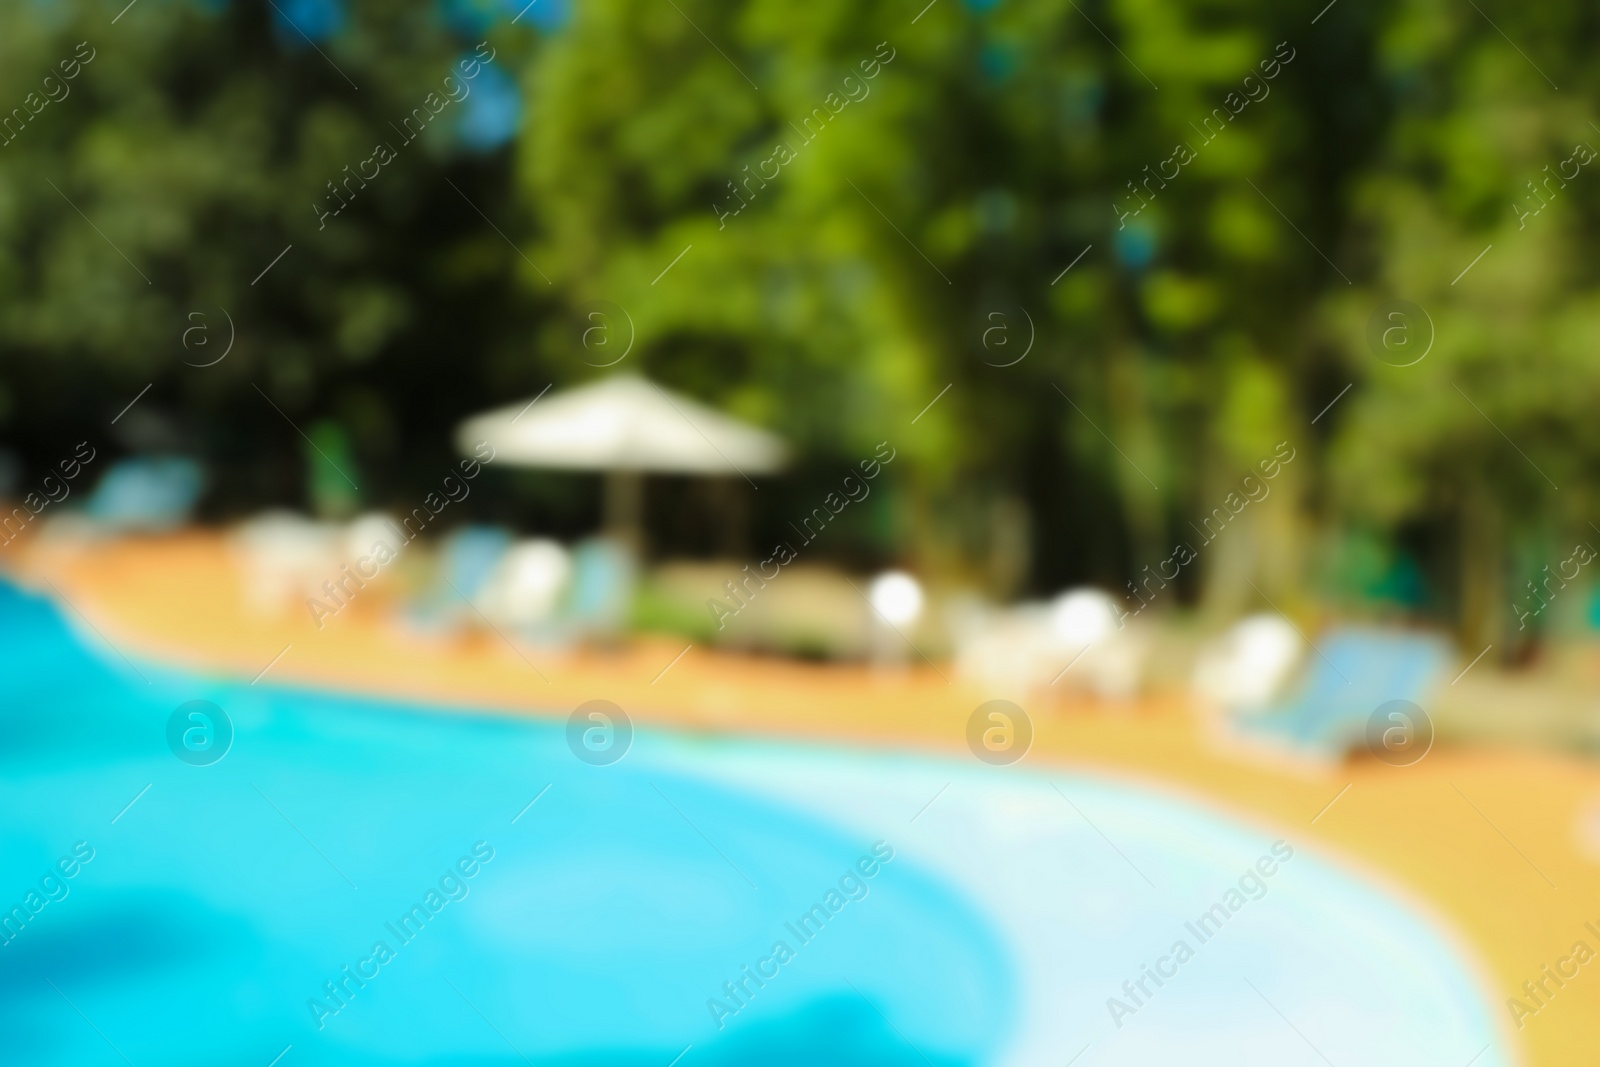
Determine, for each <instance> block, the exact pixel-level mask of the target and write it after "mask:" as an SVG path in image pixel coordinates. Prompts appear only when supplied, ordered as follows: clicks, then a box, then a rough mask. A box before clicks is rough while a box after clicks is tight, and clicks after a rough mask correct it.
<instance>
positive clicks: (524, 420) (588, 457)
mask: <svg viewBox="0 0 1600 1067" xmlns="http://www.w3.org/2000/svg"><path fill="white" fill-rule="evenodd" d="M479 441H488V442H489V443H490V444H491V445H493V446H494V448H495V452H496V455H495V462H497V463H513V464H520V465H523V466H529V467H554V468H562V469H567V470H595V471H656V472H677V473H688V474H728V475H733V474H741V473H742V474H746V475H748V474H757V473H769V472H771V471H775V470H778V469H779V468H781V467H782V466H783V464H784V461H785V459H786V453H787V450H786V449H785V448H784V445H783V442H782V441H780V440H779V439H778V438H777V437H774V436H773V435H772V434H770V433H767V432H766V431H765V430H760V429H757V428H756V427H754V426H750V425H748V424H746V423H743V422H740V421H739V420H737V419H734V418H731V417H729V416H727V415H724V414H722V413H721V412H719V411H715V410H713V409H711V408H708V407H706V406H705V405H704V404H701V403H699V402H697V401H694V400H690V399H689V398H687V397H685V396H682V395H679V394H676V393H671V392H668V391H667V390H666V389H663V388H662V387H660V386H659V385H656V384H655V383H654V382H650V381H646V380H645V379H643V378H640V377H637V376H634V375H617V376H614V377H610V378H606V379H604V380H603V381H599V382H596V383H594V384H592V385H584V386H579V387H577V388H575V389H569V390H566V391H565V392H560V393H551V394H550V395H548V396H545V397H542V398H538V399H536V400H534V401H527V402H523V403H518V404H511V405H508V406H506V407H503V408H496V409H495V410H493V411H487V412H484V413H483V414H481V415H475V416H473V417H471V418H469V419H466V420H465V421H463V422H462V423H461V426H460V428H459V429H458V430H457V431H456V444H457V445H458V446H459V447H460V448H461V450H462V451H463V452H465V453H469V454H470V453H471V452H472V450H473V448H474V447H475V446H476V445H477V443H478V442H479Z"/></svg>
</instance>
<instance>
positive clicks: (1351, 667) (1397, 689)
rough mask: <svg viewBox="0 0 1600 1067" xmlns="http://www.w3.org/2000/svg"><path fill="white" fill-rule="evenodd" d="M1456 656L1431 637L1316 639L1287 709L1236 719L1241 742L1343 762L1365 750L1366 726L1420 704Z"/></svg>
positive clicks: (1367, 632) (1372, 632)
mask: <svg viewBox="0 0 1600 1067" xmlns="http://www.w3.org/2000/svg"><path fill="white" fill-rule="evenodd" d="M1449 656H1450V651H1449V647H1448V645H1447V644H1446V643H1445V641H1444V640H1443V639H1441V638H1439V637H1437V636H1435V635H1432V634H1422V633H1417V632H1414V631H1406V630H1379V629H1360V628H1340V629H1335V630H1331V631H1329V632H1328V633H1327V634H1324V635H1323V636H1322V637H1320V638H1318V640H1317V642H1316V646H1315V647H1314V648H1313V649H1312V650H1311V651H1310V654H1309V655H1308V656H1307V658H1306V660H1305V675H1304V681H1303V682H1302V684H1301V685H1300V687H1299V689H1298V691H1297V693H1296V694H1295V695H1294V696H1291V697H1290V699H1289V700H1288V701H1287V702H1286V703H1283V704H1280V705H1278V706H1276V707H1274V708H1271V709H1269V710H1267V711H1265V712H1263V713H1261V714H1257V715H1250V716H1241V717H1237V718H1235V719H1234V720H1232V725H1233V730H1234V733H1235V736H1237V737H1240V738H1242V739H1245V740H1248V741H1253V742H1259V743H1261V744H1264V745H1268V746H1270V747H1272V748H1273V749H1274V750H1277V751H1281V752H1284V753H1286V754H1289V755H1292V756H1297V757H1300V758H1303V759H1306V760H1312V761H1320V762H1327V761H1332V760H1337V759H1339V758H1341V757H1342V756H1344V755H1345V754H1346V753H1347V752H1349V751H1351V750H1352V749H1356V748H1359V747H1361V746H1362V745H1364V744H1365V743H1366V742H1365V739H1366V731H1367V721H1368V720H1369V719H1370V718H1371V716H1372V713H1373V712H1374V711H1376V710H1377V709H1378V707H1379V706H1380V705H1382V704H1384V703H1386V702H1388V701H1391V700H1407V701H1411V702H1412V703H1415V704H1418V705H1422V706H1423V707H1424V710H1426V701H1427V700H1428V698H1429V696H1430V695H1431V694H1432V692H1433V689H1434V687H1435V686H1436V684H1437V683H1438V681H1439V680H1440V678H1441V677H1442V675H1443V672H1444V669H1445V666H1446V664H1447V663H1448V662H1449Z"/></svg>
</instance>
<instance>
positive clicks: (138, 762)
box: [0, 586, 1013, 1067]
mask: <svg viewBox="0 0 1600 1067" xmlns="http://www.w3.org/2000/svg"><path fill="white" fill-rule="evenodd" d="M0 649H3V652H0V724H3V725H0V728H3V734H4V745H3V748H0V767H3V770H0V811H3V812H4V815H5V817H4V822H3V825H0V906H3V907H4V908H5V909H8V910H9V909H10V908H11V907H13V906H14V905H20V906H23V907H24V910H25V911H26V910H27V894H28V893H29V892H30V891H38V894H39V895H38V896H36V897H35V898H34V900H35V901H44V903H43V904H42V906H41V907H39V910H38V912H37V914H30V917H29V918H28V919H27V921H26V922H25V923H23V922H21V921H20V920H14V925H13V926H12V928H11V929H10V930H9V932H8V936H9V937H10V940H9V941H8V942H7V943H6V944H5V946H4V947H3V948H0V1033H4V1034H5V1037H4V1038H0V1044H4V1045H6V1046H8V1049H7V1052H8V1055H7V1057H6V1059H8V1060H9V1061H10V1062H19V1063H27V1064H29V1065H37V1067H45V1065H54V1064H62V1065H67V1064H70V1065H73V1067H82V1065H94V1064H108V1065H109V1064H121V1063H124V1062H131V1063H133V1064H136V1065H138V1067H154V1065H180V1067H181V1065H189V1064H193V1065H201V1064H204V1065H208V1067H217V1065H233V1064H239V1065H252V1067H266V1065H267V1064H268V1063H269V1062H270V1061H272V1060H273V1058H274V1057H276V1056H278V1055H279V1054H280V1052H283V1050H284V1049H285V1048H288V1051H287V1052H286V1053H284V1055H283V1058H282V1060H281V1061H280V1067H301V1065H307V1064H328V1065H335V1064H338V1065H346V1067H351V1065H369V1064H370V1065H378V1064H429V1065H439V1067H443V1065H447V1064H448V1065H451V1067H460V1065H472V1067H480V1065H481V1067H490V1065H499V1064H505V1065H510V1064H524V1063H527V1062H533V1063H538V1064H541V1065H543V1064H560V1065H571V1067H576V1065H580V1064H582V1065H589V1064H595V1065H599V1064H608V1065H609V1064H616V1065H624V1064H626V1065H635V1064H637V1065H641V1067H643V1065H651V1067H667V1064H668V1063H670V1062H672V1061H673V1060H674V1058H675V1057H678V1056H679V1055H680V1053H682V1055H683V1058H682V1060H681V1061H679V1062H680V1064H681V1067H695V1065H700V1064H745V1063H764V1064H775V1065H785V1064H822V1063H829V1064H848V1065H854V1064H861V1065H866V1064H875V1065H881V1064H891V1065H892V1064H912V1063H916V1064H925V1063H927V1062H932V1063H934V1064H937V1065H939V1067H945V1065H950V1067H955V1065H961V1064H979V1063H985V1062H989V1061H990V1060H991V1059H992V1056H993V1055H994V1053H995V1050H996V1048H997V1047H998V1046H999V1044H1000V1042H1001V1040H1002V1037H1003V1035H1004V1033H1005V1031H1006V1029H1007V1028H1008V1019H1009V1016H1010V1014H1011V1009H1010V1008H1008V1004H1009V1003H1010V1002H1011V999H1012V998H1011V984H1012V980H1013V979H1012V975H1011V972H1010V969H1009V967H1008V965H1007V962H1006V956H1005V951H1004V948H1003V946H1002V944H1001V943H1000V941H999V940H998V938H997V936H996V934H995V933H994V931H993V930H992V928H991V926H990V924H988V923H987V922H986V920H985V919H984V917H983V915H982V914H981V913H979V912H978V911H977V910H976V909H975V908H974V906H973V905H972V904H971V903H970V902H969V901H968V900H967V899H966V898H964V897H963V896H962V895H960V894H959V893H957V892H956V891H955V890H953V889H952V888H950V887H949V886H947V885H946V884H945V882H944V881H943V880H941V879H940V878H938V877H936V876H935V875H934V874H932V873H931V872H929V871H927V870H925V869H923V868H921V867H920V866H919V865H918V864H917V863H916V862H915V861H913V860H911V859H909V858H905V857H901V856H899V855H896V856H895V857H894V858H893V859H892V860H890V861H889V862H888V863H886V864H885V863H881V862H874V860H875V859H876V857H872V853H873V847H874V842H875V841H877V840H880V839H882V840H884V841H885V844H884V845H883V846H879V847H880V854H881V853H882V850H883V849H885V848H888V849H892V848H893V847H894V846H893V842H892V838H893V837H894V834H893V833H892V832H891V831H892V829H893V828H885V831H884V832H882V833H878V834H875V835H866V834H860V833H852V832H847V831H845V830H843V829H841V828H840V827H839V826H837V825H836V824H834V823H831V822H828V821H825V820H823V819H819V818H817V817H815V816H811V815H808V814H806V813H804V812H803V811H801V810H799V809H798V808H796V807H794V806H791V805H787V804H784V803H782V802H779V801H775V800H771V799H766V798H763V797H761V796H759V795H758V794H756V793H753V792H751V791H748V790H741V789H739V788H736V787H733V786H729V785H722V784H716V783H713V782H711V781H709V780H705V779H702V778H700V777H698V776H695V775H693V774H692V773H684V771H683V770H682V769H681V768H680V767H678V766H676V765H669V762H667V761H663V760H662V759H660V758H659V755H658V754H659V753H660V752H661V751H664V750H665V749H667V748H670V747H671V742H669V741H667V740H665V739H658V738H655V737H652V736H650V735H641V736H640V737H639V738H638V739H637V741H636V742H635V745H634V749H633V751H632V752H631V753H630V754H629V755H628V756H627V758H626V759H624V760H622V761H621V762H620V763H617V764H614V765H612V766H608V767H592V766H589V765H586V764H584V763H582V762H580V761H579V760H577V759H575V758H574V757H573V755H572V753H571V752H570V751H569V750H568V749H567V747H566V742H565V739H564V734H563V729H562V724H560V723H540V722H529V721H512V720H509V719H506V718H503V717H499V718H496V717H489V716H472V715H465V714H460V715H426V714H417V713H416V709H401V708H398V707H396V706H395V705H392V704H389V703H385V702H381V701H364V700H356V699H351V698H348V697H341V696H332V695H326V694H317V693H308V692H301V691H294V690H287V689H278V688H273V687H270V686H267V685H266V684H265V683H263V684H262V685H260V686H255V687H251V686H248V685H244V684H241V683H238V682H226V681H217V680H211V681H207V680H202V679H199V678H195V677H192V676H186V675H183V674H180V673H175V672H172V671H167V670H162V669H161V668H159V667H157V666H154V665H151V664H148V663H144V662H140V663H138V664H137V671H138V672H139V673H142V674H143V675H144V676H145V677H146V678H148V679H149V683H148V684H146V683H145V682H143V681H141V680H140V679H139V677H138V676H137V675H136V674H135V673H134V670H133V669H130V668H129V667H128V666H127V665H125V664H124V663H123V662H122V661H121V660H120V659H119V658H118V657H117V655H116V654H115V653H114V652H111V651H106V652H104V654H101V653H99V652H91V651H89V650H88V649H87V648H86V647H85V646H84V645H82V644H80V643H79V642H78V640H77V639H76V638H75V637H74V635H73V634H72V633H71V631H70V630H69V629H68V628H67V627H66V626H65V625H64V624H63V620H62V619H61V617H60V616H59V615H58V614H57V613H56V612H55V611H54V610H53V609H51V608H50V607H49V605H47V604H45V603H44V602H42V601H39V600H36V599H33V598H30V597H27V596H24V595H22V594H20V593H19V592H18V591H17V590H15V589H14V588H12V587H10V586H4V587H0ZM193 699H204V700H209V701H212V702H214V703H216V704H217V705H219V706H221V707H222V708H224V709H225V710H226V711H227V713H228V714H229V716H230V717H231V719H232V722H233V725H234V730H235V738H234V741H233V745H232V748H231V750H230V751H229V752H228V754H227V755H226V757H225V758H223V759H222V760H221V761H220V762H218V763H216V764H214V765H212V766H206V767H196V766H190V765H188V764H185V763H183V762H180V761H179V760H178V759H176V758H175V757H174V756H173V755H172V753H171V752H170V751H169V749H168V747H167V742H166V733H165V732H166V724H167V719H168V717H169V715H170V714H171V712H172V711H173V710H174V709H175V708H176V707H177V706H178V705H180V704H182V703H184V702H185V701H188V700H193ZM147 786H148V789H147V788H146V787H147ZM546 787H548V789H546ZM541 792H542V796H541V795H540V794H541ZM136 796H137V797H138V799H137V801H136V802H134V803H133V804H132V806H131V807H127V805H128V804H129V802H130V801H131V800H133V799H134V798H135V797H136ZM536 796H537V797H539V799H538V802H537V803H535V804H533V805H532V807H528V805H529V802H530V801H531V800H533V799H534V798H535V797H536ZM125 808H126V810H124V809H125ZM513 819H515V820H516V821H515V822H514V823H513ZM113 820H115V822H113ZM78 842H84V843H85V845H83V846H80V848H79V852H80V854H82V853H84V852H86V851H87V850H89V849H92V850H93V858H92V859H90V860H89V861H88V862H87V863H81V864H78V865H77V867H76V869H75V873H74V875H73V876H72V877H71V878H60V877H59V873H60V872H59V870H58V871H57V875H58V877H57V879H52V880H49V881H48V882H47V883H46V886H45V887H44V888H41V885H40V883H41V880H42V879H43V876H44V875H45V874H46V873H47V872H48V871H51V870H54V869H56V868H55V865H56V863H57V861H58V860H60V859H62V858H63V857H67V858H68V861H69V862H68V863H67V865H66V867H67V868H71V867H73V862H72V861H73V857H72V849H73V847H74V845H75V844H76V843H78ZM480 842H481V843H482V844H479V843H480ZM475 846H476V848H477V852H476V854H475V853H474V847H475ZM490 850H492V859H489V860H488V861H487V862H483V861H482V859H481V857H482V856H484V855H486V854H488V852H489V851H490ZM863 856H867V857H871V858H870V859H869V861H868V862H867V863H866V864H865V866H866V867H867V868H870V869H872V870H873V872H874V873H873V875H872V877H870V878H866V877H863V876H861V875H860V873H859V870H858V869H857V868H856V865H857V864H858V862H860V861H861V859H862V857H863ZM463 858H465V863H462V860H463ZM458 864H460V866H459V867H458ZM63 869H65V868H63ZM469 869H470V870H472V871H473V873H472V874H471V876H470V877H468V876H465V875H463V874H462V873H461V872H462V871H464V870H469ZM852 870H857V874H856V877H855V878H854V879H851V880H847V881H846V883H845V886H846V889H845V890H844V891H841V890H839V888H838V887H839V883H840V880H841V877H842V876H843V875H844V874H845V873H846V872H849V871H852ZM452 871H454V872H455V873H454V877H453V878H447V877H445V876H446V875H447V873H448V872H452ZM441 881H443V884H442V887H441ZM60 887H64V889H65V895H64V896H60V894H61V888H60ZM430 889H431V890H434V891H435V893H436V894H437V895H436V896H435V897H434V898H433V899H432V900H431V901H430V900H429V899H428V898H427V893H428V891H429V890H430ZM46 890H48V891H46ZM830 890H834V891H835V892H837V893H838V894H839V895H838V897H836V898H834V899H835V900H838V901H840V902H841V905H842V906H841V907H840V910H838V912H837V913H836V914H831V917H829V918H828V919H827V920H826V921H825V922H824V921H822V920H820V919H817V918H815V917H813V919H812V920H811V922H810V923H809V924H808V925H806V926H805V927H804V928H803V929H802V930H801V931H800V932H801V933H802V934H805V935H809V938H810V940H809V941H802V940H801V939H800V938H799V937H797V936H795V934H794V933H791V932H790V930H789V927H788V926H786V924H793V923H795V922H796V921H797V920H798V919H799V918H800V917H801V916H802V915H803V914H806V913H807V912H808V910H809V909H811V908H812V906H813V905H816V904H819V903H821V904H823V906H824V908H825V909H827V908H828V907H829V906H831V904H832V901H830V900H829V899H827V896H826V894H827V893H828V891H830ZM863 893H864V895H862V894H863ZM52 895H54V896H60V899H54V900H49V899H48V897H49V896H52ZM851 897H859V898H860V899H851ZM413 905H420V906H421V907H422V909H423V913H424V915H426V916H427V918H426V919H425V920H424V918H422V917H419V916H413V918H412V919H411V921H410V922H409V923H408V924H407V925H405V926H404V927H403V928H402V927H400V926H399V925H398V924H399V922H400V920H401V918H402V917H403V916H405V915H407V914H408V913H409V912H410V909H411V908H412V907H413ZM430 905H432V906H436V907H437V909H438V910H437V912H436V913H433V912H431V911H429V908H430ZM819 927H820V929H819ZM397 935H404V936H407V937H408V938H409V940H402V937H401V936H397ZM778 941H783V942H785V943H786V944H787V946H788V948H789V949H790V951H791V952H792V953H793V956H792V958H787V959H785V960H783V962H781V963H780V962H779V961H778V959H776V958H774V957H773V954H772V949H773V946H774V943H775V942H778ZM378 942H383V943H385V944H386V945H387V947H388V950H389V951H388V954H387V956H381V955H380V954H376V953H375V952H374V948H375V945H376V944H377V943H378ZM763 960H766V961H767V962H765V963H763V962H762V961H763ZM746 965H748V966H750V967H752V968H760V969H761V970H762V971H764V972H765V973H767V974H769V975H771V977H769V978H767V979H765V984H764V985H762V986H759V987H758V986H757V985H756V984H755V983H754V981H753V980H750V979H746V978H744V973H745V972H744V971H743V970H742V968H744V967H745V966H746ZM346 966H349V967H350V968H352V969H353V970H354V971H355V972H356V973H357V974H358V975H361V974H364V975H366V976H368V977H366V978H364V979H363V981H364V985H358V984H357V983H356V981H355V980H354V979H347V978H345V973H346V972H344V971H343V970H342V968H344V967H346ZM774 971H775V972H776V973H775V974H774V973H773V972H774ZM738 980H743V982H744V985H743V989H744V991H745V993H746V994H747V995H746V996H744V997H742V998H741V999H742V1000H743V1001H744V1004H743V1005H742V1006H741V1005H740V1002H739V1001H736V1000H734V999H732V998H730V997H729V996H727V994H726V992H725V990H724V983H725V982H730V981H738ZM330 981H342V982H343V983H344V987H343V988H344V990H345V995H343V996H342V997H341V998H340V1000H342V1001H343V1002H344V1003H343V1005H342V1006H341V1005H340V1002H339V1000H335V999H334V998H332V997H329V996H327V994H326V987H325V983H328V982H330ZM713 997H718V998H720V999H721V1001H722V1003H723V1005H724V1007H725V1008H726V1009H728V1011H725V1012H723V1013H720V1014H717V1013H714V1012H713V1011H712V1010H711V1009H710V1008H709V1007H708V1004H707V1001H708V1000H709V999H710V998H713ZM314 998H316V999H318V1000H320V1003H321V1005H322V1009H323V1010H318V1009H317V1007H316V1006H315V1005H314V1004H311V1003H309V1002H312V1001H313V999H314ZM735 1007H738V1008H739V1010H738V1011H737V1012H736V1013H732V1009H733V1008H735ZM334 1008H337V1009H338V1010H337V1011H334V1010H333V1009H334ZM719 1022H720V1023H721V1024H722V1025H721V1027H720V1028H719V1026H718V1023H719ZM290 1046H292V1047H290ZM691 1046H692V1047H691ZM686 1048H688V1049H689V1051H688V1052H684V1050H685V1049H686ZM12 1056H15V1057H16V1058H15V1059H11V1057H12ZM124 1057H126V1060H124Z"/></svg>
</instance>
